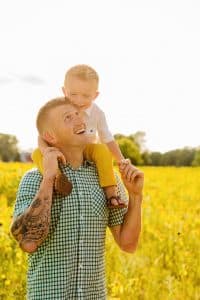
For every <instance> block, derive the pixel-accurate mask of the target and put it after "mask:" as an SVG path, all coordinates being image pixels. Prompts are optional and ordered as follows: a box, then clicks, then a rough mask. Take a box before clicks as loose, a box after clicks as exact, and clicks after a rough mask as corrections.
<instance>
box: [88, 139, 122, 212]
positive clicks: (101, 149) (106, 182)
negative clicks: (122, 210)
mask: <svg viewBox="0 0 200 300" xmlns="http://www.w3.org/2000/svg"><path fill="white" fill-rule="evenodd" d="M84 155H85V158H86V159H88V160H92V161H94V163H95V164H96V166H97V170H98V174H99V182H100V185H101V187H103V188H104V191H105V194H106V198H107V199H108V201H109V203H108V205H109V206H110V207H124V206H126V203H125V202H124V201H122V200H121V199H120V198H119V196H118V194H117V181H116V178H115V175H114V171H113V158H112V154H111V153H110V151H109V149H108V147H107V146H106V145H105V144H88V145H87V146H86V148H85V151H84Z"/></svg>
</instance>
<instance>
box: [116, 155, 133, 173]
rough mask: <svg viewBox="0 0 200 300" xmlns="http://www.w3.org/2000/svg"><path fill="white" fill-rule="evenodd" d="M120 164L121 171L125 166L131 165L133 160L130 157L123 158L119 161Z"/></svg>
mask: <svg viewBox="0 0 200 300" xmlns="http://www.w3.org/2000/svg"><path fill="white" fill-rule="evenodd" d="M118 166H119V170H120V172H121V171H123V170H124V169H125V168H127V166H131V161H130V159H129V158H124V159H121V160H120V161H119V162H118Z"/></svg>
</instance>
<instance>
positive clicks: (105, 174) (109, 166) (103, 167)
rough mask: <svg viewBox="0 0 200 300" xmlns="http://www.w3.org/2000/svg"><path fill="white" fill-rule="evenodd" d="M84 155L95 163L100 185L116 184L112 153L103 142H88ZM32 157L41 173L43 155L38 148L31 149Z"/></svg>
mask: <svg viewBox="0 0 200 300" xmlns="http://www.w3.org/2000/svg"><path fill="white" fill-rule="evenodd" d="M84 157H85V159H87V160H90V161H93V162H94V163H95V164H96V167H97V171H98V175H99V182H100V185H101V187H106V186H111V185H116V184H117V183H116V179H115V175H114V171H113V159H112V154H111V153H110V151H109V149H108V147H107V146H106V145H105V144H88V145H87V146H86V148H85V150H84ZM32 159H33V162H34V163H35V164H36V166H37V167H38V169H39V171H40V172H41V173H42V174H43V171H44V169H43V163H42V160H43V157H42V153H41V151H40V150H39V149H35V150H34V151H33V153H32Z"/></svg>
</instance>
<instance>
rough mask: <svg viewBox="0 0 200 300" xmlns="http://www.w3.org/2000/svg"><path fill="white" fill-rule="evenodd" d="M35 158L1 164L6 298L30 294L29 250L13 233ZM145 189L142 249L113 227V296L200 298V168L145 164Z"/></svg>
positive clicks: (1, 283)
mask: <svg viewBox="0 0 200 300" xmlns="http://www.w3.org/2000/svg"><path fill="white" fill-rule="evenodd" d="M31 167H32V164H29V163H26V164H25V163H0V300H12V299H17V300H23V299H25V288H26V284H25V282H26V281H25V272H26V255H25V254H24V253H23V252H22V251H21V250H20V249H19V248H18V246H17V245H16V243H15V241H14V240H13V239H12V238H11V236H10V233H9V227H10V222H11V218H12V211H13V204H14V200H15V194H16V190H17V187H18V184H19V181H20V179H21V177H22V175H23V173H24V172H25V171H26V170H28V169H29V168H31ZM142 170H143V171H144V172H145V190H144V201H143V214H142V223H143V225H142V233H141V238H140V243H139V247H138V249H137V251H136V252H135V253H134V254H126V253H124V252H122V251H120V250H119V249H118V247H117V246H116V245H115V244H114V242H113V239H112V236H111V235H110V233H109V232H108V234H107V241H106V273H107V288H108V294H109V296H108V299H109V300H114V299H115V300H155V299H158V300H199V299H200V251H199V249H200V195H199V191H200V168H199V167H195V168H192V167H180V168H176V167H142Z"/></svg>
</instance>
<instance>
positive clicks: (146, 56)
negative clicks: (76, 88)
mask: <svg viewBox="0 0 200 300" xmlns="http://www.w3.org/2000/svg"><path fill="white" fill-rule="evenodd" d="M199 16H200V1H198V0H196V1H194V0H188V1H184V0H180V1H179V0H168V1H160V0H158V1H155V0H152V1H149V0H146V1H143V0H140V1H139V0H138V1H134V0H123V1H122V0H121V1H119V0H96V1H95V0H84V1H82V0H69V1H67V0H48V1H46V0H42V1H40V0H18V1H14V0H7V1H1V2H0V41H1V42H0V133H9V134H14V135H16V137H17V139H18V141H19V147H20V149H22V150H28V149H31V148H34V147H36V145H37V131H36V127H35V119H36V115H37V112H38V110H39V108H40V107H41V106H42V105H43V104H44V103H45V102H46V101H48V100H50V99H52V98H54V97H57V96H61V95H62V91H61V87H62V84H63V79H64V74H65V72H66V71H67V69H68V68H70V67H71V66H73V65H76V64H80V63H82V64H89V65H91V66H92V67H93V68H95V69H96V71H97V72H98V74H99V77H100V87H99V91H100V95H99V97H98V98H97V100H96V104H98V105H99V106H100V107H101V108H102V109H103V110H104V112H105V114H106V117H107V122H108V124H109V127H110V130H111V131H112V132H113V134H115V133H122V134H125V135H129V134H132V133H135V132H137V131H144V132H145V133H146V147H147V149H148V150H150V151H160V152H165V151H169V150H172V149H176V148H182V147H185V146H189V147H197V146H199V145H200V138H199V135H198V129H197V128H198V127H199V126H198V118H199V103H200V84H199V83H200V18H199Z"/></svg>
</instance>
